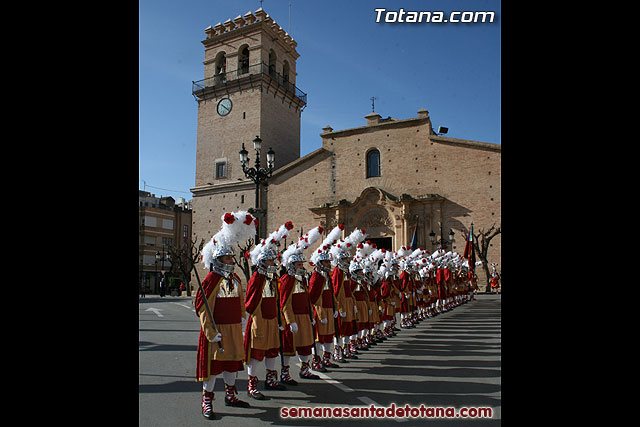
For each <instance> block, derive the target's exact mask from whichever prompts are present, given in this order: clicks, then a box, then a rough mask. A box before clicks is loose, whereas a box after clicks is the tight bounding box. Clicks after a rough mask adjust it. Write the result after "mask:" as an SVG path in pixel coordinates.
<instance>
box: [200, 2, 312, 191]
mask: <svg viewBox="0 0 640 427" xmlns="http://www.w3.org/2000/svg"><path fill="white" fill-rule="evenodd" d="M205 33H206V39H205V40H203V41H202V44H203V45H204V48H205V51H204V62H203V64H204V77H205V78H204V79H203V80H199V81H196V82H193V84H192V94H193V96H194V98H195V99H196V101H197V102H198V130H197V149H196V179H195V187H196V188H201V187H206V186H210V185H213V186H217V185H224V184H225V183H230V182H237V181H238V179H241V180H244V179H245V177H244V174H243V172H242V167H241V165H240V159H239V155H238V152H239V151H240V149H241V147H242V143H245V147H246V148H247V150H248V151H249V159H250V160H251V163H252V164H253V160H254V157H255V151H254V150H253V146H252V144H251V141H252V140H253V139H254V138H255V137H256V135H259V136H260V138H262V141H263V147H262V149H261V153H260V158H261V163H262V165H263V166H265V161H264V160H265V159H266V153H267V151H268V150H269V148H273V150H274V151H275V153H276V155H275V167H276V168H279V167H281V166H284V165H286V164H287V163H290V162H292V161H294V160H296V159H297V158H299V157H300V114H301V112H302V110H303V109H304V107H305V106H306V101H307V95H306V94H305V93H304V92H302V91H301V90H300V89H298V88H297V87H296V60H297V59H298V57H299V56H300V55H299V54H298V52H296V46H297V43H296V42H295V41H294V40H293V39H292V38H291V36H289V34H287V33H286V32H285V31H284V30H283V29H282V28H281V27H280V26H279V25H278V24H277V23H276V22H274V21H273V19H271V17H269V15H267V14H266V13H265V11H264V10H262V8H260V9H258V10H256V11H255V12H254V13H251V12H247V13H246V14H245V15H244V16H240V15H238V16H237V17H236V18H234V19H233V20H231V19H227V20H226V21H225V22H224V23H218V24H216V25H215V26H214V27H208V28H206V29H205Z"/></svg>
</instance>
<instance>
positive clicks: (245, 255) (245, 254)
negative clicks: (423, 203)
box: [244, 251, 251, 259]
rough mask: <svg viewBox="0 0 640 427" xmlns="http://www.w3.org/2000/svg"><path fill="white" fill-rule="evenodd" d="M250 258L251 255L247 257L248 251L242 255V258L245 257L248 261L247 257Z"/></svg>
mask: <svg viewBox="0 0 640 427" xmlns="http://www.w3.org/2000/svg"><path fill="white" fill-rule="evenodd" d="M250 256H251V255H249V251H245V253H244V257H245V258H246V259H249V257H250Z"/></svg>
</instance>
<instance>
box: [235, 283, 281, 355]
mask: <svg viewBox="0 0 640 427" xmlns="http://www.w3.org/2000/svg"><path fill="white" fill-rule="evenodd" d="M277 291H278V275H276V274H274V275H273V279H269V277H267V276H265V275H263V274H260V273H259V272H258V271H255V272H254V273H253V275H252V276H251V279H249V282H248V283H247V298H246V302H245V305H244V306H245V309H246V311H247V313H248V314H249V318H248V320H247V326H246V328H245V332H244V352H245V359H244V360H245V363H249V361H250V359H256V360H262V359H264V357H277V356H278V353H279V352H280V337H279V329H278V305H277V304H278V302H277V293H278V292H277ZM282 323H284V322H282Z"/></svg>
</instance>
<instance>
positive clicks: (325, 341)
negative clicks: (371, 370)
mask: <svg viewBox="0 0 640 427" xmlns="http://www.w3.org/2000/svg"><path fill="white" fill-rule="evenodd" d="M342 230H344V226H343V225H342V224H340V225H338V226H337V227H334V229H333V230H331V232H330V233H329V234H328V235H327V237H325V239H324V240H323V241H322V243H321V244H320V247H318V249H316V250H315V251H314V252H313V255H311V257H310V258H309V262H310V263H311V264H312V265H313V266H314V271H313V273H312V274H311V277H310V278H309V298H310V300H311V305H312V306H313V308H314V311H315V320H316V324H315V334H314V335H315V336H316V343H315V346H316V347H315V348H316V355H315V356H314V357H313V361H312V363H311V367H312V369H313V370H314V371H317V372H326V371H327V369H326V368H338V367H339V365H336V364H335V363H332V362H331V354H332V353H333V339H334V338H335V336H336V329H337V328H336V326H337V317H338V315H339V312H338V310H337V308H336V307H337V304H336V301H335V297H334V295H333V288H332V286H331V276H330V274H331V254H329V250H330V249H331V245H333V244H334V243H336V242H337V241H338V239H339V238H340V236H341V235H342ZM321 354H322V359H320V355H321Z"/></svg>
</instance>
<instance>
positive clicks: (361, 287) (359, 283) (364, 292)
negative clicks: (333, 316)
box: [349, 241, 375, 350]
mask: <svg viewBox="0 0 640 427" xmlns="http://www.w3.org/2000/svg"><path fill="white" fill-rule="evenodd" d="M374 250H375V248H374V247H373V246H372V245H371V244H370V242H369V241H367V242H365V243H359V244H358V245H357V246H356V254H355V256H354V257H353V259H352V260H351V263H350V264H349V274H350V275H351V283H353V284H354V285H355V286H354V288H353V289H352V294H353V298H354V302H355V305H356V349H357V350H369V344H368V342H367V341H366V340H365V336H366V335H367V334H368V332H369V329H370V327H369V321H370V320H369V319H370V316H371V315H372V314H373V311H372V310H371V308H370V307H369V292H368V286H367V279H366V278H365V273H364V268H365V260H366V259H367V257H368V256H369V255H370V254H371V253H372V252H373V251H374Z"/></svg>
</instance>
